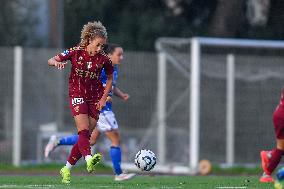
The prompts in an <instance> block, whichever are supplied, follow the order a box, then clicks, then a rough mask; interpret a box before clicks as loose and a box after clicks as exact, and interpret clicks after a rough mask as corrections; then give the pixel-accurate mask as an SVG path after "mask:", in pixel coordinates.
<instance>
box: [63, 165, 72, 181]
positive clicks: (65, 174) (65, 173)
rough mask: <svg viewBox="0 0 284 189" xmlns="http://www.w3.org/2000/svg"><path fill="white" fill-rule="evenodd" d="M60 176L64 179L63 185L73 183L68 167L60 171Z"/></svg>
mask: <svg viewBox="0 0 284 189" xmlns="http://www.w3.org/2000/svg"><path fill="white" fill-rule="evenodd" d="M60 175H61V177H62V181H61V182H62V183H63V184H70V182H71V174H70V170H69V169H67V167H66V166H64V167H63V168H62V169H61V170H60Z"/></svg>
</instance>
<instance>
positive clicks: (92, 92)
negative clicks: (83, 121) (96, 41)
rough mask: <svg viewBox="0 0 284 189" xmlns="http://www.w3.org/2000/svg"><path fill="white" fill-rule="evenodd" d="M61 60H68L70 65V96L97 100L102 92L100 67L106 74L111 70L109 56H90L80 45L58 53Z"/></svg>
mask: <svg viewBox="0 0 284 189" xmlns="http://www.w3.org/2000/svg"><path fill="white" fill-rule="evenodd" d="M58 56H59V58H60V60H61V61H67V60H70V61H71V64H72V67H71V73H70V76H69V96H70V98H74V97H76V98H77V97H82V98H84V99H85V100H99V99H100V98H101V97H102V95H103V92H104V87H103V85H102V82H101V79H100V78H101V72H102V69H103V68H104V70H105V71H106V73H107V75H111V74H112V72H113V66H112V63H111V61H110V60H109V58H108V57H107V56H106V55H104V54H102V53H97V54H96V55H94V56H90V55H89V54H88V52H87V51H86V50H85V49H83V48H82V47H73V48H70V49H68V50H65V51H64V52H63V53H61V54H58Z"/></svg>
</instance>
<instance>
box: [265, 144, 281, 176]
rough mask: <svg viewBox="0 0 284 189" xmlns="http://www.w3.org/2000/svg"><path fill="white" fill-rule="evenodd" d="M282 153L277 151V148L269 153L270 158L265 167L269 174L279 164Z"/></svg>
mask: <svg viewBox="0 0 284 189" xmlns="http://www.w3.org/2000/svg"><path fill="white" fill-rule="evenodd" d="M283 153H284V151H282V150H279V149H277V148H276V149H274V150H272V151H271V158H270V160H269V165H268V167H267V170H268V171H269V172H270V174H271V173H272V172H273V171H274V169H275V168H276V167H277V165H278V164H279V162H280V160H281V157H282V154H283Z"/></svg>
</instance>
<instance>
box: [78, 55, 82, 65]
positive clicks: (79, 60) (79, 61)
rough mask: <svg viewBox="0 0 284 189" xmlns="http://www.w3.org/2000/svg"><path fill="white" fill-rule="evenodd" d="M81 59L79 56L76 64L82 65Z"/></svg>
mask: <svg viewBox="0 0 284 189" xmlns="http://www.w3.org/2000/svg"><path fill="white" fill-rule="evenodd" d="M82 60H83V57H82V56H79V58H78V62H77V64H82Z"/></svg>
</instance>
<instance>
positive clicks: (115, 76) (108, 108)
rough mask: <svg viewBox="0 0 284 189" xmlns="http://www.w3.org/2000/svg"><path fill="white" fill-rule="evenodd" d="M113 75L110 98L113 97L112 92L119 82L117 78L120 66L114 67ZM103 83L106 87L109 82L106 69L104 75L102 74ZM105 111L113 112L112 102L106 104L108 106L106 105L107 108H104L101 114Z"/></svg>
mask: <svg viewBox="0 0 284 189" xmlns="http://www.w3.org/2000/svg"><path fill="white" fill-rule="evenodd" d="M112 75H113V79H112V89H111V91H110V92H109V94H108V96H110V97H112V95H113V91H112V90H113V88H114V87H115V86H116V82H117V77H118V66H117V65H115V66H114V67H113V73H112ZM101 81H102V83H103V85H104V86H105V85H106V82H107V75H106V73H105V70H104V69H103V70H102V73H101ZM104 111H112V102H106V105H105V107H103V109H102V110H101V112H104Z"/></svg>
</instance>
